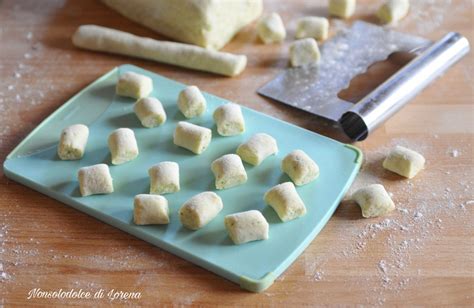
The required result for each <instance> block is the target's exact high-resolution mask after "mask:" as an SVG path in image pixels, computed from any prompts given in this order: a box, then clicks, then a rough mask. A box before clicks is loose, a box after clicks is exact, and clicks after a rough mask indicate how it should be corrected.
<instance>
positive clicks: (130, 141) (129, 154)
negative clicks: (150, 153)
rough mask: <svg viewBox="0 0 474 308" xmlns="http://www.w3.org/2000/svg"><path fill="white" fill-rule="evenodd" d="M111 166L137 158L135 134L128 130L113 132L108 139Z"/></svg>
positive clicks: (122, 129)
mask: <svg viewBox="0 0 474 308" xmlns="http://www.w3.org/2000/svg"><path fill="white" fill-rule="evenodd" d="M108 144H109V149H110V154H111V156H112V164H114V165H121V164H124V163H126V162H128V161H131V160H134V159H135V158H136V157H137V156H138V145H137V140H136V139H135V134H134V133H133V130H131V129H130V128H119V129H116V130H114V131H113V132H112V133H111V134H110V135H109V139H108Z"/></svg>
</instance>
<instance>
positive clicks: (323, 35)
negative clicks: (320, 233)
mask: <svg viewBox="0 0 474 308" xmlns="http://www.w3.org/2000/svg"><path fill="white" fill-rule="evenodd" d="M328 32H329V21H328V19H327V18H324V17H317V16H307V17H302V18H300V19H298V23H297V25H296V35H295V36H296V38H297V39H302V38H307V37H312V38H314V39H317V40H325V39H327V38H328Z"/></svg>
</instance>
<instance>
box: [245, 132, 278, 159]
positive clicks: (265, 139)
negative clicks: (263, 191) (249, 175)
mask: <svg viewBox="0 0 474 308" xmlns="http://www.w3.org/2000/svg"><path fill="white" fill-rule="evenodd" d="M277 152H278V146H277V142H276V140H275V138H273V137H272V136H270V135H268V134H264V133H259V134H255V135H253V136H252V137H251V138H250V139H249V140H247V141H246V142H244V143H242V144H241V145H239V147H238V148H237V154H238V155H239V156H240V158H242V160H243V161H245V162H247V163H249V164H251V165H254V166H257V165H260V163H261V162H262V161H264V160H265V158H267V157H268V156H270V155H274V154H276V153H277Z"/></svg>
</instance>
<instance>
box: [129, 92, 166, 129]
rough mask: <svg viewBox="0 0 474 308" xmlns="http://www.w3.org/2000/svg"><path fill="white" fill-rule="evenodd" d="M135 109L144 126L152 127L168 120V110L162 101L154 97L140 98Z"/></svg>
mask: <svg viewBox="0 0 474 308" xmlns="http://www.w3.org/2000/svg"><path fill="white" fill-rule="evenodd" d="M133 110H134V111H135V114H136V115H137V117H138V119H139V120H140V122H141V123H142V125H143V126H144V127H148V128H152V127H156V126H159V125H162V124H163V123H165V122H166V112H165V109H164V108H163V105H162V104H161V102H160V101H159V100H158V99H156V98H154V97H143V98H140V99H139V100H138V101H137V102H136V103H135V105H134V107H133Z"/></svg>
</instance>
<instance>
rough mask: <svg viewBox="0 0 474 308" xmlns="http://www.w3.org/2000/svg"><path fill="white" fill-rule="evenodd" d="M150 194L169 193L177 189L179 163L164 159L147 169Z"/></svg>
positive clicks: (178, 187)
mask: <svg viewBox="0 0 474 308" xmlns="http://www.w3.org/2000/svg"><path fill="white" fill-rule="evenodd" d="M148 175H149V176H150V194H157V195H162V194H169V193H175V192H177V191H179V189H180V186H179V165H178V164H177V163H175V162H172V161H164V162H161V163H159V164H156V165H154V166H152V167H151V168H150V169H148Z"/></svg>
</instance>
